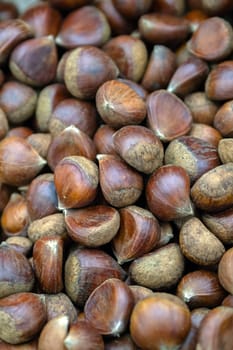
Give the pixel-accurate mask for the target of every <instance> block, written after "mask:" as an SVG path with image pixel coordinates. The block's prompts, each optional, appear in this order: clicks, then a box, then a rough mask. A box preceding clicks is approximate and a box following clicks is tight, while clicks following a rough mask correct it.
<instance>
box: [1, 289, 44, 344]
mask: <svg viewBox="0 0 233 350" xmlns="http://www.w3.org/2000/svg"><path fill="white" fill-rule="evenodd" d="M0 314H1V324H0V339H2V340H3V341H5V342H7V343H10V344H21V343H26V342H27V341H29V340H32V339H33V338H34V337H35V336H36V335H37V334H38V333H39V332H40V331H41V329H42V327H43V326H44V324H45V322H46V309H45V304H44V299H43V298H42V297H41V296H40V295H38V294H35V293H31V292H21V293H15V294H12V295H9V296H7V297H4V298H1V299H0ZM22 315H23V322H22ZM9 320H11V322H9Z"/></svg>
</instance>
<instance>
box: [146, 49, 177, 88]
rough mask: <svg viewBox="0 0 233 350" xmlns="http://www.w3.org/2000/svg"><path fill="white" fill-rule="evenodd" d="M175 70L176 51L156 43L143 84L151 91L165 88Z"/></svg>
mask: <svg viewBox="0 0 233 350" xmlns="http://www.w3.org/2000/svg"><path fill="white" fill-rule="evenodd" d="M175 70H176V55H175V53H174V52H173V51H172V50H171V49H169V48H168V47H167V46H165V45H154V46H153V50H152V52H151V54H150V56H149V60H148V63H147V66H146V69H145V72H144V74H143V78H142V81H141V84H142V86H143V87H144V88H145V89H146V90H148V91H150V92H153V91H154V90H157V89H165V88H166V87H167V85H168V83H169V81H170V79H171V77H172V75H173V73H174V72H175Z"/></svg>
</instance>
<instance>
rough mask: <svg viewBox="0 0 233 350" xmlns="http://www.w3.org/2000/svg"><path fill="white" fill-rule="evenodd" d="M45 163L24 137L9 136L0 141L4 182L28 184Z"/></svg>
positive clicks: (14, 184)
mask: <svg viewBox="0 0 233 350" xmlns="http://www.w3.org/2000/svg"><path fill="white" fill-rule="evenodd" d="M45 163H46V161H45V160H44V159H43V158H41V157H40V156H39V154H38V153H37V152H36V151H35V150H34V149H33V147H32V146H31V145H30V144H29V143H28V142H27V141H26V140H24V139H23V138H20V137H17V136H9V137H6V138H4V139H3V140H1V141H0V181H1V182H3V183H6V184H9V185H12V186H22V185H25V184H28V183H29V182H30V181H31V180H32V179H33V178H34V177H35V176H36V175H37V174H38V173H39V172H40V170H41V169H42V168H43V167H44V165H45ZM16 165H17V166H16Z"/></svg>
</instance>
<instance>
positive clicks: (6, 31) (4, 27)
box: [0, 18, 33, 65]
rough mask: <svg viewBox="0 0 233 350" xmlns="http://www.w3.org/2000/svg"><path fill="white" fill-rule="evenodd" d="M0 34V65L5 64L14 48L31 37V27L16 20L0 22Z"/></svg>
mask: <svg viewBox="0 0 233 350" xmlns="http://www.w3.org/2000/svg"><path fill="white" fill-rule="evenodd" d="M0 32H1V35H0V47H1V50H0V65H2V64H3V63H4V62H6V60H7V59H8V57H9V55H10V53H11V52H12V50H13V49H14V48H15V46H17V45H18V44H19V43H20V42H21V41H24V40H26V39H27V38H30V37H32V36H33V31H32V29H31V27H30V26H29V25H28V24H27V23H26V22H24V21H23V20H21V19H18V18H17V19H9V20H7V21H2V22H1V23H0Z"/></svg>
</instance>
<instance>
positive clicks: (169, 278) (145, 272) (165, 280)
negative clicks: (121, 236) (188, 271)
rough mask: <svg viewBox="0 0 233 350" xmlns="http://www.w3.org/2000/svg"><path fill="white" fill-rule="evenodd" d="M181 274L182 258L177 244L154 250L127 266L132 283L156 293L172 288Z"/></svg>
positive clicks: (182, 267) (182, 269)
mask: <svg viewBox="0 0 233 350" xmlns="http://www.w3.org/2000/svg"><path fill="white" fill-rule="evenodd" d="M152 266H156V268H153V267H152ZM183 272H184V256H183V254H182V252H181V250H180V247H179V245H178V244H177V243H169V244H166V245H165V246H163V247H161V248H157V249H154V250H152V251H151V252H150V253H147V254H144V255H143V256H141V257H138V258H136V259H135V260H133V261H132V262H131V264H130V266H129V275H130V278H131V279H132V281H134V283H136V284H138V285H140V286H143V287H147V288H150V289H152V290H156V291H159V290H166V289H169V288H172V287H174V286H175V285H176V284H177V283H178V281H179V280H180V278H181V277H182V274H183Z"/></svg>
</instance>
